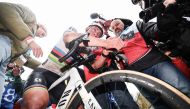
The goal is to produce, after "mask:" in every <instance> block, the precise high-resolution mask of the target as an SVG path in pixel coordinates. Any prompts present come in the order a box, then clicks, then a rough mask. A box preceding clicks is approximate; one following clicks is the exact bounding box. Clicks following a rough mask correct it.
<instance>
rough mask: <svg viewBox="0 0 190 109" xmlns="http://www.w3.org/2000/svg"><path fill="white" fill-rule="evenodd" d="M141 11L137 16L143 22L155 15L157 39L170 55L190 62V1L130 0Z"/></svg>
mask: <svg viewBox="0 0 190 109" xmlns="http://www.w3.org/2000/svg"><path fill="white" fill-rule="evenodd" d="M132 2H133V4H137V3H139V4H140V6H141V7H142V8H143V11H141V12H140V13H139V17H140V18H141V19H143V21H144V22H148V21H149V20H150V19H152V18H154V17H157V29H158V30H159V33H158V34H159V40H158V41H162V42H164V43H165V44H166V45H167V46H168V48H169V50H170V51H171V54H170V56H173V57H175V56H181V57H183V58H184V59H185V60H186V63H187V64H190V49H189V48H190V43H189V42H190V37H189V35H190V26H189V25H190V21H189V20H188V17H189V16H190V1H189V0H164V1H163V0H132ZM167 42H170V43H167Z"/></svg>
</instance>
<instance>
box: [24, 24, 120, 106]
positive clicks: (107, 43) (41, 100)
mask: <svg viewBox="0 0 190 109" xmlns="http://www.w3.org/2000/svg"><path fill="white" fill-rule="evenodd" d="M80 35H81V33H78V32H76V31H75V29H72V28H69V29H68V30H67V31H66V32H64V35H63V36H64V37H62V38H61V40H60V41H59V42H58V43H57V44H56V46H55V47H54V48H53V50H52V51H51V53H50V54H49V56H48V59H47V60H46V61H45V62H44V63H43V64H42V65H41V66H40V67H39V68H37V69H35V70H34V71H33V73H32V74H31V75H30V76H29V78H28V80H27V82H26V86H25V88H24V94H23V100H22V101H21V105H22V107H23V109H28V108H30V109H45V108H46V107H47V104H48V101H49V97H50V99H51V98H52V99H53V100H52V101H53V102H54V103H58V100H59V99H60V96H61V95H62V92H63V90H64V87H65V83H64V82H63V83H61V84H59V85H58V86H56V87H55V88H53V89H52V90H51V91H50V92H48V91H47V88H49V87H50V85H51V84H52V83H53V82H54V81H55V80H57V79H58V78H59V77H60V76H61V75H63V74H64V73H62V72H61V71H60V68H62V67H63V66H65V63H60V62H59V61H58V59H59V58H60V57H61V56H64V54H65V49H66V48H65V47H64V46H65V44H64V43H63V40H66V39H65V37H68V39H67V40H71V39H72V40H73V39H75V38H78V36H80ZM113 41H115V42H117V43H118V45H113V44H112V42H113ZM86 44H87V45H88V46H103V47H105V48H116V49H120V48H122V47H123V43H122V41H121V39H119V38H113V39H110V40H103V39H99V38H95V37H91V35H89V41H88V43H86ZM86 44H81V45H86ZM36 100H37V102H36Z"/></svg>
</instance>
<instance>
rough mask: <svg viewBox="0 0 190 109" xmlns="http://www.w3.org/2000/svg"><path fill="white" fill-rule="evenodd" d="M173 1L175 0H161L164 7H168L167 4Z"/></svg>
mask: <svg viewBox="0 0 190 109" xmlns="http://www.w3.org/2000/svg"><path fill="white" fill-rule="evenodd" d="M174 3H176V0H165V1H164V2H163V4H164V5H165V7H168V5H170V4H174Z"/></svg>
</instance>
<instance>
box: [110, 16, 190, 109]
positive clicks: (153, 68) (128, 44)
mask: <svg viewBox="0 0 190 109" xmlns="http://www.w3.org/2000/svg"><path fill="white" fill-rule="evenodd" d="M111 29H112V31H114V32H115V34H116V36H118V37H119V36H120V37H121V38H122V39H123V40H124V42H125V47H123V48H122V49H121V51H123V52H124V54H125V56H126V57H127V59H128V64H129V65H128V66H127V69H130V70H135V71H140V72H144V73H146V74H149V75H151V76H154V77H156V78H159V79H161V80H163V81H165V82H167V83H169V84H170V85H172V86H174V87H175V88H177V89H178V90H180V91H181V92H183V93H184V94H186V95H187V96H189V97H190V81H189V80H188V79H187V78H186V77H185V76H184V75H183V74H182V73H181V72H180V71H179V70H178V69H177V68H176V67H175V66H174V65H173V64H172V63H171V62H170V60H169V58H168V57H166V56H165V55H164V54H162V53H161V52H159V51H158V50H157V48H156V47H154V46H153V44H152V43H151V41H152V40H151V39H156V38H157V37H156V36H155V33H156V32H158V31H156V30H157V29H156V24H155V23H144V22H140V21H137V22H136V23H135V24H132V25H131V26H129V27H127V28H124V23H123V22H122V21H121V20H120V19H115V20H113V21H112V22H111ZM149 97H150V96H149ZM154 106H155V108H157V106H158V107H159V106H161V105H159V104H158V105H157V106H156V103H155V105H154Z"/></svg>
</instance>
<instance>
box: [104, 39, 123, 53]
mask: <svg viewBox="0 0 190 109" xmlns="http://www.w3.org/2000/svg"><path fill="white" fill-rule="evenodd" d="M106 41H107V44H108V45H107V48H115V49H117V50H120V49H121V48H123V46H124V42H123V41H122V40H121V38H119V37H113V38H108V39H107V40H106Z"/></svg>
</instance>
